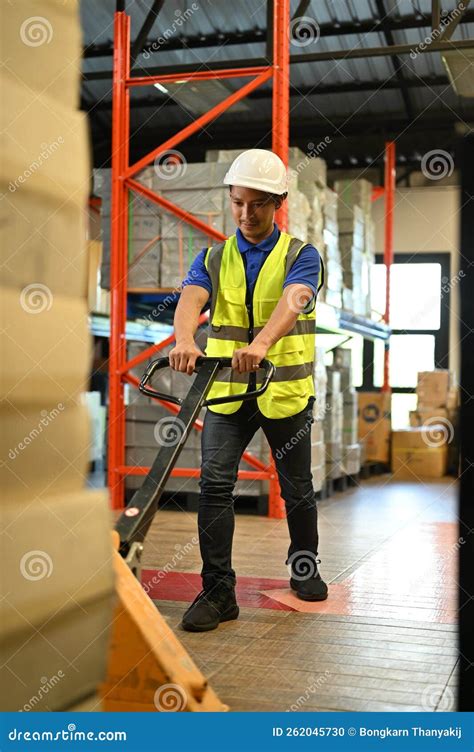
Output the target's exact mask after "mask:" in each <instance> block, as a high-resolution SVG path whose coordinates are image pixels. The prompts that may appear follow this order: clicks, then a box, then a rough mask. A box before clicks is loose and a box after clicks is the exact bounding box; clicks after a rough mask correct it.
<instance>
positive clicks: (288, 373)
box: [205, 232, 322, 418]
mask: <svg viewBox="0 0 474 752" xmlns="http://www.w3.org/2000/svg"><path fill="white" fill-rule="evenodd" d="M305 245H307V243H305V242H303V241H302V240H298V239H297V238H294V237H292V236H291V235H288V234H287V233H285V232H282V233H281V234H280V237H279V239H278V241H277V243H276V245H275V247H274V248H273V249H272V250H271V251H270V252H269V253H268V255H267V258H266V259H265V261H264V263H263V265H262V267H261V269H260V272H259V274H258V277H257V281H256V284H255V289H254V293H253V299H252V305H251V307H250V311H249V310H248V309H247V300H246V292H247V283H246V277H245V268H244V261H243V259H242V254H241V253H240V251H239V248H238V245H237V238H236V236H235V235H232V236H231V237H229V238H228V239H227V240H226V241H225V242H223V243H219V244H218V245H215V246H212V247H211V248H209V249H208V251H207V253H206V257H205V266H206V269H207V271H208V273H209V276H210V278H211V283H212V296H211V312H210V325H209V337H208V341H207V347H206V354H207V355H208V356H209V357H221V358H225V357H229V358H231V357H232V355H233V354H234V351H235V350H238V349H239V348H241V347H245V346H246V345H248V344H249V342H251V341H252V339H253V338H254V337H255V336H256V335H257V334H258V333H259V332H260V331H261V330H262V328H263V327H264V326H265V324H266V323H267V322H268V320H269V318H270V316H271V315H272V313H273V311H274V309H275V307H276V305H277V303H278V301H279V300H280V299H281V297H282V293H283V283H284V281H285V278H286V275H287V274H288V271H289V270H290V268H291V266H292V265H293V263H294V262H295V260H296V258H297V256H298V254H299V252H300V251H301V249H302V248H304V246H305ZM321 276H322V275H321V273H320V281H321ZM319 287H320V282H319V283H318V289H319ZM249 313H250V314H251V316H249ZM252 318H253V322H252V320H251V319H252ZM315 326H316V315H315V311H314V306H313V309H312V311H311V312H310V313H300V314H299V316H298V318H297V320H296V323H295V326H294V327H293V329H291V331H290V332H288V334H286V335H285V336H284V337H281V339H279V340H278V342H275V344H274V345H272V346H271V347H270V349H269V350H268V353H267V355H266V357H267V359H268V360H271V361H272V363H273V364H274V366H275V367H276V373H275V375H274V377H273V379H272V381H271V382H270V384H269V386H268V388H267V390H266V391H265V393H264V394H263V395H262V396H261V397H258V407H259V410H260V411H261V412H262V413H263V415H265V416H266V417H267V418H287V417H289V416H291V415H296V413H299V412H301V410H303V408H304V407H305V406H306V404H307V402H308V399H309V398H310V397H311V396H314V348H315ZM249 376H250V374H248V373H244V374H239V373H238V372H237V371H235V370H233V369H223V370H222V371H220V373H219V375H218V379H216V381H215V382H214V384H213V386H212V388H211V390H210V392H209V394H208V398H209V399H211V398H214V397H223V396H228V395H233V394H240V393H242V392H245V391H246V388H247V386H248V382H249ZM261 377H262V371H259V372H258V374H257V387H259V386H260V385H261ZM241 404H242V402H241V401H240V402H229V403H227V404H222V405H213V406H212V407H211V408H209V409H210V410H212V411H213V412H217V413H224V414H226V415H229V414H231V413H234V412H236V411H237V410H238V409H239V407H240V406H241Z"/></svg>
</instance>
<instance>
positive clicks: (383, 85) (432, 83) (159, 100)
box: [81, 75, 449, 112]
mask: <svg viewBox="0 0 474 752" xmlns="http://www.w3.org/2000/svg"><path fill="white" fill-rule="evenodd" d="M448 85H449V79H448V77H447V76H446V75H442V76H425V77H424V78H421V77H420V78H406V79H405V87H406V88H407V89H419V88H423V87H424V86H428V87H436V86H448ZM377 89H379V90H391V91H393V90H395V91H397V90H398V89H399V83H398V81H397V80H395V79H393V78H389V79H386V80H385V81H357V82H352V81H351V82H347V83H343V84H323V85H319V84H317V83H316V84H314V85H313V86H299V87H295V86H291V87H290V97H301V96H303V97H307V96H315V97H320V96H324V95H327V94H355V93H359V92H364V91H375V90H377ZM271 97H272V90H271V88H266V89H264V88H262V87H260V88H258V89H256V90H255V91H253V92H252V93H251V94H249V95H248V97H247V98H246V99H249V100H252V99H254V100H257V99H267V100H269V101H270V100H271ZM130 104H131V108H132V110H136V109H143V108H147V107H157V106H158V105H159V106H160V108H161V107H178V104H177V103H176V102H175V101H174V100H173V98H172V97H167V98H166V95H163V94H160V93H158V91H154V92H153V94H150V95H148V96H144V97H143V96H142V97H140V99H135V98H134V99H132V100H131V102H130ZM92 107H93V108H94V109H95V110H98V111H99V112H100V111H102V110H111V109H112V100H111V99H106V100H103V101H101V102H98V103H97V104H95V105H94V104H90V103H88V102H81V109H82V110H85V111H87V110H88V109H90V108H92Z"/></svg>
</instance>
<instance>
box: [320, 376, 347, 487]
mask: <svg viewBox="0 0 474 752" xmlns="http://www.w3.org/2000/svg"><path fill="white" fill-rule="evenodd" d="M326 370H327V392H326V394H327V399H326V415H325V418H324V439H325V449H326V478H327V479H328V480H336V479H337V478H340V477H341V475H343V474H344V473H343V469H342V423H343V394H342V391H341V373H340V371H339V370H338V369H337V368H336V367H334V366H331V367H330V368H327V369H326Z"/></svg>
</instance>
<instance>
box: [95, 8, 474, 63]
mask: <svg viewBox="0 0 474 752" xmlns="http://www.w3.org/2000/svg"><path fill="white" fill-rule="evenodd" d="M300 15H301V14H300ZM460 23H462V24H465V23H474V11H473V10H471V11H466V13H465V14H464V15H463V17H462V18H461V19H460ZM380 26H381V23H380V21H379V20H377V19H376V20H373V19H369V20H366V21H357V22H354V21H351V22H345V23H337V22H335V23H330V24H322V25H321V26H320V35H321V37H322V38H324V37H339V36H348V35H350V34H370V33H371V32H374V33H377V32H379V31H380V30H381V29H380ZM385 28H386V29H387V30H388V31H392V32H394V31H402V30H403V29H429V28H430V19H429V18H425V17H423V16H422V15H421V14H417V15H415V16H405V17H399V18H393V17H391V18H387V19H386V20H385ZM265 37H266V30H265V29H260V28H257V27H255V28H253V29H245V31H226V32H214V33H212V34H193V35H189V36H183V35H180V36H177V37H172V38H170V39H165V40H164V41H163V44H161V43H160V51H166V50H182V49H197V48H199V47H218V46H220V45H221V44H222V43H223V41H225V43H226V46H228V45H236V44H237V45H238V44H262V43H263V42H265ZM154 41H156V40H153V39H148V40H146V42H145V43H144V44H143V47H142V51H145V50H147V49H148V48H149V47H151V46H152V45H153V42H154ZM112 54H113V42H112V40H111V39H109V40H107V42H101V43H100V44H90V45H87V46H86V47H84V53H83V57H85V58H92V57H111V56H112ZM150 54H152V51H151V50H150Z"/></svg>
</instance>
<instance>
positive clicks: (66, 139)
mask: <svg viewBox="0 0 474 752" xmlns="http://www.w3.org/2000/svg"><path fill="white" fill-rule="evenodd" d="M34 52H35V50H28V49H26V48H25V50H24V52H23V54H24V56H25V57H26V58H28V60H30V55H31V54H34ZM29 64H30V63H29ZM63 65H64V59H63V58H62V59H61V66H63ZM1 83H2V85H3V102H2V104H3V107H2V128H4V129H5V131H6V134H5V138H4V140H3V143H2V146H1V152H0V156H1V160H0V176H1V179H2V181H3V182H4V183H6V184H7V186H8V194H9V195H11V194H12V193H14V192H16V191H20V192H27V193H35V194H41V195H43V196H45V197H49V198H54V197H56V198H59V199H61V200H62V201H63V202H66V203H70V204H74V205H75V206H76V207H78V209H80V210H81V212H84V214H85V207H86V206H87V198H88V196H89V191H90V182H91V176H90V161H89V150H88V148H87V144H88V133H89V129H88V122H87V116H86V114H85V113H83V112H74V111H72V110H71V109H70V108H69V107H64V105H62V104H58V102H55V101H54V100H53V99H51V98H49V97H48V96H46V95H45V94H40V95H36V94H35V95H33V93H32V91H31V90H27V91H25V90H23V89H22V88H20V87H19V86H18V84H17V83H16V81H13V80H12V79H10V78H9V77H8V76H6V75H4V76H2V79H1ZM18 144H21V149H20V148H19V147H18ZM76 253H77V250H76Z"/></svg>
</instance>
